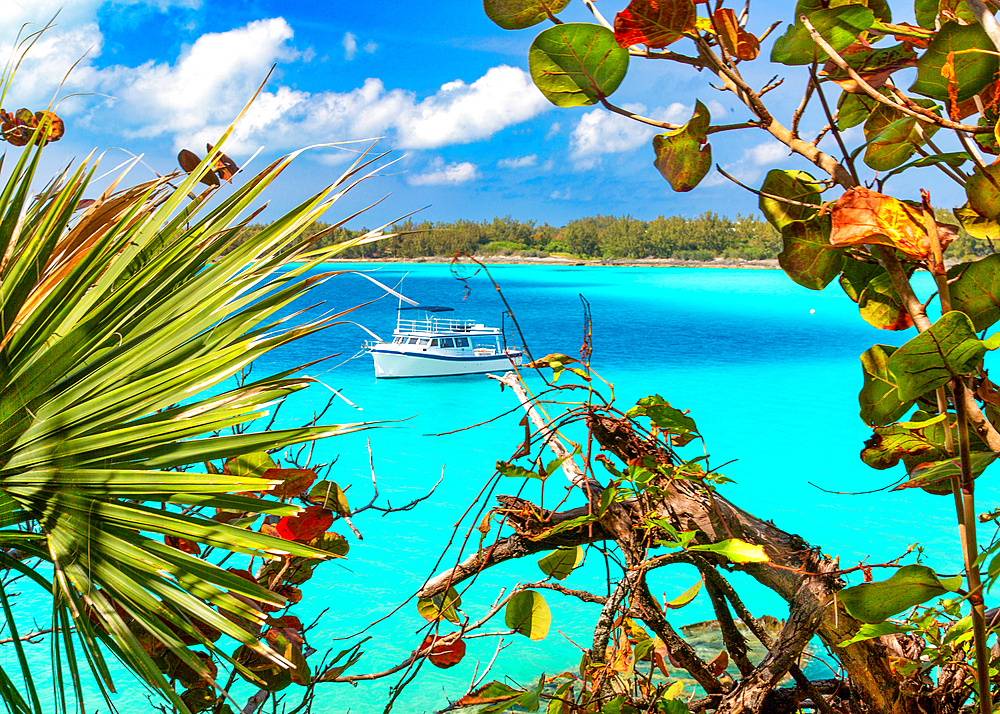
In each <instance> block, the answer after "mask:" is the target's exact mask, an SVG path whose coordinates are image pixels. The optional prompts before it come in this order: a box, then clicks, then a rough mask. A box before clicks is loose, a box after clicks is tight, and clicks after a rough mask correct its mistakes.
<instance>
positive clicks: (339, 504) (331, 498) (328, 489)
mask: <svg viewBox="0 0 1000 714" xmlns="http://www.w3.org/2000/svg"><path fill="white" fill-rule="evenodd" d="M306 500H307V501H309V503H314V504H316V505H317V506H322V507H323V508H328V509H330V510H331V511H333V512H335V513H338V514H340V515H341V516H349V515H351V506H350V504H348V503H347V494H345V493H344V490H343V489H342V488H341V487H340V486H338V485H337V484H336V483H335V482H333V481H329V480H327V479H323V480H322V481H319V482H317V483H316V484H314V485H313V487H312V488H311V489H309V495H308V496H306Z"/></svg>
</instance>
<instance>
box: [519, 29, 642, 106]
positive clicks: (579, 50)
mask: <svg viewBox="0 0 1000 714" xmlns="http://www.w3.org/2000/svg"><path fill="white" fill-rule="evenodd" d="M528 70H529V71H530V72H531V79H532V81H533V82H534V83H535V86H536V87H538V89H539V90H540V91H541V92H542V94H543V95H545V98H546V99H548V100H549V101H550V102H552V103H553V104H555V105H556V106H557V107H583V106H587V105H590V104H596V103H597V102H599V101H600V100H601V99H602V98H604V97H608V96H610V95H611V94H612V93H614V91H615V90H616V89H618V85H620V84H621V83H622V80H623V79H625V72H626V71H627V70H628V50H627V49H624V48H622V47H619V46H618V43H617V42H615V35H614V33H613V32H611V30H609V29H607V28H605V27H601V26H600V25H593V24H591V23H585V22H570V23H564V24H561V25H556V26H555V27H550V28H549V29H547V30H544V31H543V32H542V33H541V34H539V35H538V37H536V38H535V41H534V42H532V43H531V48H530V49H529V50H528Z"/></svg>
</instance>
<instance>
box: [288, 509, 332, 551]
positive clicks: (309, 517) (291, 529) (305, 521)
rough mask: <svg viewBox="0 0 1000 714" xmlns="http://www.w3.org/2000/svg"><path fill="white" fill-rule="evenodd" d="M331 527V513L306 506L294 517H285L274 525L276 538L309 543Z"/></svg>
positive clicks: (327, 510)
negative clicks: (276, 533)
mask: <svg viewBox="0 0 1000 714" xmlns="http://www.w3.org/2000/svg"><path fill="white" fill-rule="evenodd" d="M332 525H333V512H332V511H330V510H329V509H327V508H323V507H322V506H307V507H306V508H304V509H303V510H302V511H301V512H300V513H298V514H296V515H294V516H285V517H284V518H282V519H280V520H279V521H278V523H277V524H276V525H275V529H276V530H277V531H278V536H280V537H281V538H284V539H285V540H294V541H301V542H305V541H310V540H312V539H313V538H317V537H319V536H321V535H323V534H324V533H326V529H327V528H329V527H330V526H332Z"/></svg>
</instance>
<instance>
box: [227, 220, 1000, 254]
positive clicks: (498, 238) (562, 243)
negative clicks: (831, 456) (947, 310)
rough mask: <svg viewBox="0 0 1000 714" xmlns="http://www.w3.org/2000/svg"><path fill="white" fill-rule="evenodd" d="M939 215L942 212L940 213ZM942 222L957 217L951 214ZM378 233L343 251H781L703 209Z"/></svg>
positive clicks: (755, 229) (964, 246) (337, 239)
mask: <svg viewBox="0 0 1000 714" xmlns="http://www.w3.org/2000/svg"><path fill="white" fill-rule="evenodd" d="M939 220H947V219H946V218H945V217H944V216H940V217H939ZM948 222H952V223H957V221H955V220H954V218H951V220H950V221H948ZM265 227H266V225H265V224H252V225H250V226H247V228H246V229H245V232H246V233H247V234H253V233H256V232H258V231H260V230H263V229H264V228H265ZM329 228H330V226H329V225H327V224H323V223H316V224H313V225H312V226H310V227H309V228H308V229H307V235H314V234H316V233H319V232H321V231H326V230H328V229H329ZM386 232H390V233H400V234H401V235H398V236H395V237H393V238H386V239H383V240H378V241H374V242H371V243H366V244H364V245H359V246H354V247H351V248H348V249H347V250H345V251H344V253H343V256H344V257H345V258H369V259H377V258H424V257H431V256H451V255H454V254H455V253H457V252H459V251H464V252H466V253H469V254H470V255H479V256H522V257H545V256H549V255H555V256H568V257H575V258H585V259H594V258H608V259H614V258H626V259H627V258H633V259H641V258H676V259H680V260H712V259H713V258H716V257H721V258H742V259H744V260H765V259H768V258H777V257H778V253H780V252H781V234H780V233H778V231H776V230H775V229H774V227H773V226H771V224H770V223H768V222H767V221H765V220H761V219H758V218H756V217H744V216H741V215H739V214H737V216H736V218H735V219H730V218H726V217H724V216H719V215H718V214H716V213H712V212H710V211H706V212H705V213H703V214H701V215H700V216H698V217H697V218H684V217H682V216H670V217H664V216H659V217H657V218H656V219H655V220H652V221H641V220H639V219H636V218H633V217H632V216H628V215H626V216H621V217H616V216H595V217H593V218H581V219H578V220H575V221H570V222H569V223H568V224H566V225H565V226H563V227H561V228H557V227H554V226H550V225H548V224H547V223H543V224H541V225H539V224H538V223H537V222H535V221H519V220H516V219H514V218H511V217H510V216H507V217H506V218H494V219H493V220H492V221H483V222H482V223H477V222H475V221H455V222H453V223H443V222H442V223H431V222H429V221H424V222H422V223H415V222H414V221H412V220H410V219H408V220H406V221H404V222H402V223H398V224H396V225H394V226H392V227H391V228H389V229H387V230H386ZM365 233H367V230H366V229H364V228H362V229H361V230H349V229H346V228H337V229H334V230H331V231H329V233H327V234H326V235H324V236H323V237H322V238H321V239H320V244H321V245H323V246H326V245H331V244H334V243H341V242H343V241H346V240H350V239H352V238H357V237H359V236H362V235H364V234H365ZM988 252H990V246H989V245H988V244H987V243H986V242H985V241H978V240H975V239H972V238H970V237H969V236H968V235H966V234H965V231H962V232H961V237H960V238H959V240H958V241H956V242H955V244H953V245H952V246H951V247H950V248H949V249H948V256H947V257H949V258H966V257H970V256H975V255H985V254H987V253H988Z"/></svg>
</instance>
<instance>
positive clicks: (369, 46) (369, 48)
mask: <svg viewBox="0 0 1000 714" xmlns="http://www.w3.org/2000/svg"><path fill="white" fill-rule="evenodd" d="M363 49H364V51H365V52H367V53H368V54H370V55H373V54H375V51H376V50H377V49H378V43H377V42H373V41H371V40H369V41H368V42H366V43H365V46H364V48H363Z"/></svg>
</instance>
